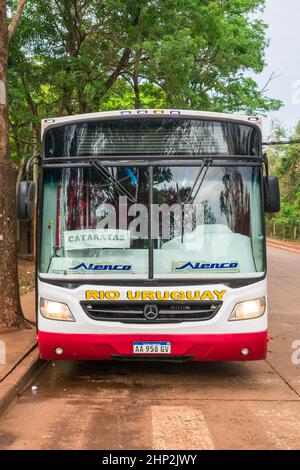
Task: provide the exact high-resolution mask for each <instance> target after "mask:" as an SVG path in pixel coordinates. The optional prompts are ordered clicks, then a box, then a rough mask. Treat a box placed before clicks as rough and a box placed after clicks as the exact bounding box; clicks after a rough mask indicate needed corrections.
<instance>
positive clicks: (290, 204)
mask: <svg viewBox="0 0 300 470" xmlns="http://www.w3.org/2000/svg"><path fill="white" fill-rule="evenodd" d="M274 134H275V136H276V138H283V137H284V138H285V137H286V135H285V133H284V130H283V129H282V128H281V127H280V125H276V127H275V130H274ZM288 139H289V140H294V139H298V140H299V139H300V122H299V124H298V125H297V127H296V129H295V133H294V135H292V136H288ZM268 158H269V162H270V173H271V174H273V175H276V176H278V178H279V181H280V192H281V212H280V213H279V214H275V215H272V216H268V219H267V221H268V225H269V227H270V230H271V227H272V226H273V223H275V224H276V226H278V227H286V228H287V227H290V228H291V229H293V228H294V229H297V231H298V233H299V232H300V145H299V144H295V145H288V146H284V145H282V146H276V147H275V148H273V149H272V150H270V151H269V152H268ZM292 231H293V230H292ZM297 231H295V233H296V234H297ZM289 235H290V236H293V234H292V233H291V232H290V233H289ZM286 236H287V234H286Z"/></svg>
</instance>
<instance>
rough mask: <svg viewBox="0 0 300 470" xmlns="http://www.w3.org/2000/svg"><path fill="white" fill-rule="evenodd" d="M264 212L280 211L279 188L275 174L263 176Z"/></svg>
mask: <svg viewBox="0 0 300 470" xmlns="http://www.w3.org/2000/svg"><path fill="white" fill-rule="evenodd" d="M264 183H265V185H264V186H265V188H264V189H265V191H264V192H265V212H267V213H270V214H272V213H274V212H279V211H280V189H279V181H278V178H277V176H265V177H264Z"/></svg>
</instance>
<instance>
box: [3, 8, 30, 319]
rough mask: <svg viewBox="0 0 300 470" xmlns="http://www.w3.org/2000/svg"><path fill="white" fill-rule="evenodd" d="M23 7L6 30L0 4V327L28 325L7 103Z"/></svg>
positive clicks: (5, 20)
mask: <svg viewBox="0 0 300 470" xmlns="http://www.w3.org/2000/svg"><path fill="white" fill-rule="evenodd" d="M24 6H25V1H24V0H20V1H19V3H18V6H17V9H16V12H15V15H14V17H13V19H12V20H11V22H10V25H9V26H8V21H7V2H6V0H0V305H1V309H0V325H1V326H6V327H10V328H12V327H21V326H25V325H27V323H26V321H25V319H24V317H23V314H22V310H21V305H20V297H19V289H18V268H17V243H16V167H15V165H14V164H13V163H12V161H11V159H10V152H9V130H8V99H7V62H8V41H9V38H10V37H12V35H13V34H14V31H15V29H16V27H17V24H18V21H19V19H20V16H21V14H22V11H23V9H24Z"/></svg>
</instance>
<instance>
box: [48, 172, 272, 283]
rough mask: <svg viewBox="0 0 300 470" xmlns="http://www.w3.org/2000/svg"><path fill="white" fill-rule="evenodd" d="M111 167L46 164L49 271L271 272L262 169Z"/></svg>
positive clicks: (108, 273)
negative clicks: (266, 251)
mask: <svg viewBox="0 0 300 470" xmlns="http://www.w3.org/2000/svg"><path fill="white" fill-rule="evenodd" d="M104 170H105V171H104ZM104 170H103V171H98V170H97V169H96V168H94V167H93V166H91V167H85V168H82V167H80V168H78V167H77V168H55V169H53V168H45V169H44V176H43V179H44V181H43V188H44V189H43V209H42V230H41V232H42V233H41V236H42V241H41V247H42V253H41V259H40V272H41V273H44V274H45V275H48V276H50V277H55V276H60V277H62V276H65V277H74V276H76V277H79V276H84V277H86V276H89V277H94V276H96V277H99V276H102V277H108V278H110V277H114V278H115V277H123V278H128V276H129V277H132V278H142V279H148V278H149V277H151V275H152V277H154V278H174V277H176V278H183V277H192V278H195V277H207V276H208V277H214V278H219V277H220V278H224V277H225V278H226V277H238V276H239V277H250V276H254V277H255V276H258V275H261V274H262V273H263V272H264V257H263V233H262V208H261V177H260V168H258V167H228V166H225V167H209V168H208V167H207V166H206V167H205V166H203V165H195V166H188V167H179V166H165V165H163V166H155V167H152V176H151V175H150V167H147V166H145V167H138V166H136V167H134V166H113V167H106V168H105V169H104ZM204 173H205V174H204ZM151 181H152V190H151V193H152V201H153V203H152V204H151V208H152V210H151V211H150V206H149V194H150V189H151V187H150V184H151ZM129 195H130V197H129ZM150 231H151V243H149V238H150V237H149V235H150ZM150 253H151V256H150ZM149 260H151V266H150V265H149ZM151 271H152V272H151Z"/></svg>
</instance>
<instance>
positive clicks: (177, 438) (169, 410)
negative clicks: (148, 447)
mask: <svg viewBox="0 0 300 470" xmlns="http://www.w3.org/2000/svg"><path fill="white" fill-rule="evenodd" d="M151 413H152V435H153V449H155V450H166V449H170V450H176V449H179V450H180V449H189V450H194V449H200V450H204V449H207V450H213V449H214V445H213V441H212V437H211V434H210V431H209V429H208V426H207V424H206V421H205V418H204V416H203V414H202V412H201V411H199V410H196V409H194V408H191V407H188V406H152V407H151Z"/></svg>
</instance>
